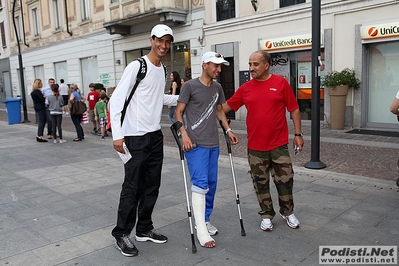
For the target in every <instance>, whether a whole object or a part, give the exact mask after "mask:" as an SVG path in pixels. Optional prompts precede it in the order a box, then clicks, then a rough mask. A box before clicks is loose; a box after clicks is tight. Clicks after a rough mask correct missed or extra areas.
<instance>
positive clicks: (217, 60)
mask: <svg viewBox="0 0 399 266" xmlns="http://www.w3.org/2000/svg"><path fill="white" fill-rule="evenodd" d="M201 61H202V62H203V63H209V62H212V63H214V64H217V65H219V64H223V65H226V66H229V65H230V63H229V62H227V61H226V60H224V57H223V55H221V54H219V53H215V52H206V53H205V54H204V55H203V56H202V57H201Z"/></svg>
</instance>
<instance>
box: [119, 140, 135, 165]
mask: <svg viewBox="0 0 399 266" xmlns="http://www.w3.org/2000/svg"><path fill="white" fill-rule="evenodd" d="M123 150H124V151H125V153H120V152H118V151H117V153H118V155H119V157H121V159H122V162H123V163H124V164H126V163H127V162H128V161H129V160H130V158H132V155H131V154H130V152H129V149H128V148H127V146H126V144H125V142H123Z"/></svg>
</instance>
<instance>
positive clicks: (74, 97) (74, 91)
mask: <svg viewBox="0 0 399 266" xmlns="http://www.w3.org/2000/svg"><path fill="white" fill-rule="evenodd" d="M70 89H71V96H70V97H69V102H70V103H71V113H70V114H71V119H72V122H73V124H74V126H75V129H76V134H77V137H76V138H75V139H74V140H73V141H82V140H83V139H84V138H85V135H84V132H83V128H82V126H81V125H80V122H81V121H82V115H83V113H81V111H76V110H78V109H80V108H79V106H78V105H79V104H81V103H83V104H85V103H84V101H85V98H84V96H82V95H81V94H80V93H79V89H78V86H77V85H76V84H71V86H70ZM79 102H80V103H79Z"/></svg>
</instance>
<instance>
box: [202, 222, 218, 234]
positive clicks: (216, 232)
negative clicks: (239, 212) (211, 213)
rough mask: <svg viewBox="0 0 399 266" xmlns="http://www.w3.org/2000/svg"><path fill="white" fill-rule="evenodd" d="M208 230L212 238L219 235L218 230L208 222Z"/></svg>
mask: <svg viewBox="0 0 399 266" xmlns="http://www.w3.org/2000/svg"><path fill="white" fill-rule="evenodd" d="M205 224H206V229H208V233H209V235H210V236H214V235H217V234H218V233H219V231H218V229H217V228H216V227H215V226H213V225H212V224H211V223H210V222H206V223H205Z"/></svg>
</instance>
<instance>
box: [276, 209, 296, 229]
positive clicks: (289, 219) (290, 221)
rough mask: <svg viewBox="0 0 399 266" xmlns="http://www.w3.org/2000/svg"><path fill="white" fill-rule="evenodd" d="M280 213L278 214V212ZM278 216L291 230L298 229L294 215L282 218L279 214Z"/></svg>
mask: <svg viewBox="0 0 399 266" xmlns="http://www.w3.org/2000/svg"><path fill="white" fill-rule="evenodd" d="M279 213H280V212H279ZM280 216H281V217H282V218H283V219H284V220H285V221H286V222H287V225H288V226H289V227H291V228H294V229H295V228H298V227H299V224H300V222H299V220H298V219H297V218H296V217H295V214H291V215H288V216H284V215H282V214H281V213H280Z"/></svg>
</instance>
